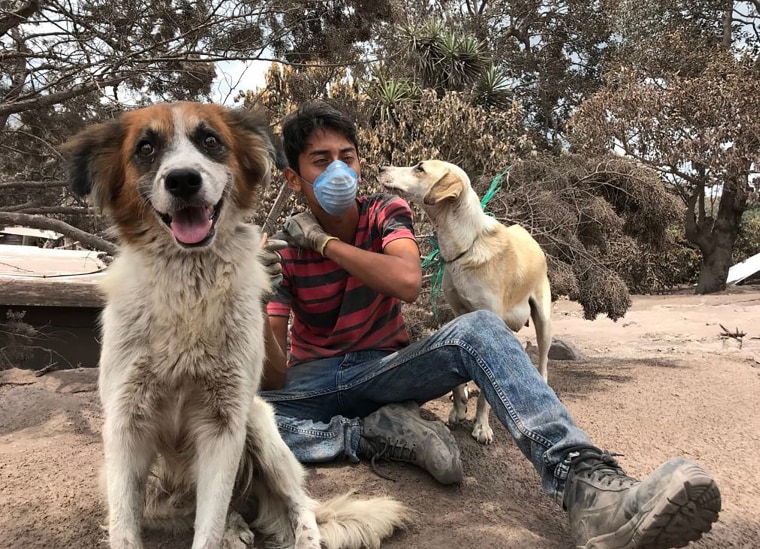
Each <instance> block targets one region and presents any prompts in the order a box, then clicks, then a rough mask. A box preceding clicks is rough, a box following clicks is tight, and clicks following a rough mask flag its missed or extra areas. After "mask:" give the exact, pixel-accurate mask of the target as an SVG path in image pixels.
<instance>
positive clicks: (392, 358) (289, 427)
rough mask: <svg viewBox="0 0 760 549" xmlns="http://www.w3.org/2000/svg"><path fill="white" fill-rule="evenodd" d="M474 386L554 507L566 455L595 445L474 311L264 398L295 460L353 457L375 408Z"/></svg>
mask: <svg viewBox="0 0 760 549" xmlns="http://www.w3.org/2000/svg"><path fill="white" fill-rule="evenodd" d="M470 380H472V381H474V382H475V383H476V384H477V385H478V387H479V388H480V390H481V391H482V392H483V393H484V394H485V396H486V399H487V400H488V403H489V404H490V405H491V407H492V409H493V412H494V414H495V415H496V417H497V418H498V419H499V421H500V422H501V423H502V425H504V426H505V427H506V428H507V430H508V431H509V432H510V434H511V435H512V437H513V438H514V439H515V442H516V444H517V446H518V447H519V448H520V450H521V451H522V453H523V454H524V455H525V456H526V457H527V458H528V459H529V460H530V461H531V463H532V464H533V466H534V467H535V468H536V470H537V471H538V474H539V475H540V477H541V482H542V486H543V489H544V491H545V492H546V493H547V494H548V495H549V496H551V497H553V498H554V499H555V500H557V501H558V502H559V503H560V504H561V501H559V499H560V498H561V495H562V490H563V488H564V481H565V479H566V478H567V469H568V464H569V460H568V459H567V458H566V454H567V453H568V451H569V450H570V449H574V448H578V447H593V444H592V443H591V440H590V439H589V437H588V436H587V435H586V434H585V433H584V432H583V431H582V430H581V429H580V428H579V427H578V426H577V425H576V424H575V423H574V422H573V420H572V418H571V417H570V414H569V412H568V411H567V409H566V408H565V407H564V405H563V404H562V403H561V402H560V401H559V399H558V398H557V395H555V394H554V391H552V389H551V388H550V387H549V386H548V385H547V384H546V383H545V382H544V380H543V379H542V378H541V376H540V375H539V374H538V371H537V370H536V368H535V366H533V364H532V363H531V361H530V358H529V357H528V355H527V354H526V353H525V351H524V350H523V348H522V346H521V345H520V342H519V341H518V340H517V339H516V338H515V336H514V334H513V333H512V332H511V331H510V330H509V328H507V326H506V325H505V324H504V322H503V321H502V320H501V319H500V318H499V317H498V316H496V315H495V314H493V313H490V312H488V311H476V312H473V313H469V314H466V315H463V316H460V317H457V318H456V319H454V320H453V321H451V322H449V323H448V324H446V325H445V326H444V327H443V328H441V329H440V330H439V331H438V332H436V333H435V334H433V335H432V336H430V337H428V338H426V339H423V340H420V341H418V342H416V343H414V344H412V345H410V346H408V347H406V348H404V349H402V350H399V351H396V352H392V353H391V352H377V351H365V352H357V353H349V354H347V355H344V356H340V357H335V358H327V359H322V360H315V361H313V362H309V363H306V364H299V365H297V366H295V367H293V368H290V369H289V370H288V379H287V383H286V386H285V388H284V389H281V390H278V391H266V392H263V393H262V396H263V397H264V398H265V399H266V400H267V401H268V402H270V403H271V404H272V405H273V406H274V408H275V413H276V414H277V422H278V427H279V430H280V433H281V435H282V437H283V439H284V440H285V443H286V444H287V445H288V446H289V447H290V449H291V450H292V451H293V453H294V454H295V456H296V458H298V460H299V461H301V462H304V463H315V462H324V461H332V460H335V459H337V458H341V457H345V458H348V459H349V460H351V461H354V462H356V461H358V457H357V451H358V448H359V439H360V437H361V432H362V420H361V419H360V418H363V417H366V416H367V415H369V414H371V413H372V412H374V411H375V410H377V409H378V408H380V407H381V406H383V405H385V404H389V403H392V402H403V401H407V400H413V401H416V402H417V403H419V404H422V403H425V402H427V401H429V400H432V399H435V398H438V397H440V396H442V395H445V394H446V393H448V392H449V391H451V390H452V389H453V388H454V387H456V386H457V385H459V384H461V383H464V382H466V381H470Z"/></svg>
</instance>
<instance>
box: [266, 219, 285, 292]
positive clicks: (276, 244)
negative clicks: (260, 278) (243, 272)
mask: <svg viewBox="0 0 760 549" xmlns="http://www.w3.org/2000/svg"><path fill="white" fill-rule="evenodd" d="M287 247H288V243H287V242H285V241H284V240H275V239H269V238H267V235H266V233H265V234H263V235H262V237H261V250H260V251H259V259H260V260H261V264H262V265H264V271H266V273H267V276H268V277H269V282H270V288H269V291H265V293H264V295H263V296H262V297H263V299H264V300H265V301H269V300H270V299H271V298H272V296H273V295H274V293H275V292H276V291H277V288H279V287H280V283H281V282H282V264H281V263H280V259H281V258H280V254H278V253H277V251H278V250H282V249H285V248H287Z"/></svg>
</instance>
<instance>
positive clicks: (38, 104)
mask: <svg viewBox="0 0 760 549" xmlns="http://www.w3.org/2000/svg"><path fill="white" fill-rule="evenodd" d="M124 80H125V77H124V76H118V77H114V78H106V79H103V80H96V81H94V82H88V83H86V84H78V85H76V86H72V87H71V88H70V89H68V90H66V91H60V92H56V93H50V94H48V95H42V96H39V97H34V98H32V99H25V100H23V101H19V102H17V103H9V104H5V105H2V104H0V117H3V116H6V115H9V114H17V113H20V112H24V111H28V110H31V109H43V108H46V107H50V106H52V105H58V104H59V103H62V102H64V101H67V100H69V99H72V98H74V97H78V96H80V95H84V94H87V93H90V92H94V91H95V90H99V89H102V88H105V87H107V86H116V85H118V84H119V83H121V82H123V81H124Z"/></svg>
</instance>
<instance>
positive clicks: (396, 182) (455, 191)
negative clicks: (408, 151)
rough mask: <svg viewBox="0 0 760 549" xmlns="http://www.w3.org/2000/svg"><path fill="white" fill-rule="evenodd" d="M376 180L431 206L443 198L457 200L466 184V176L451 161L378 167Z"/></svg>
mask: <svg viewBox="0 0 760 549" xmlns="http://www.w3.org/2000/svg"><path fill="white" fill-rule="evenodd" d="M380 183H381V184H382V185H383V186H384V187H385V188H386V189H388V190H391V191H396V192H398V193H401V194H403V195H405V196H407V197H408V198H409V199H410V200H411V201H413V202H417V203H421V204H423V205H426V206H434V205H435V204H438V203H440V202H441V201H444V200H456V199H458V198H459V197H460V196H461V195H462V192H463V191H464V190H465V188H466V187H468V186H469V179H468V178H467V174H465V173H464V171H463V170H461V168H459V167H458V166H455V165H454V164H450V163H448V162H442V161H440V160H424V161H422V162H419V163H418V164H416V165H414V166H382V167H381V168H380Z"/></svg>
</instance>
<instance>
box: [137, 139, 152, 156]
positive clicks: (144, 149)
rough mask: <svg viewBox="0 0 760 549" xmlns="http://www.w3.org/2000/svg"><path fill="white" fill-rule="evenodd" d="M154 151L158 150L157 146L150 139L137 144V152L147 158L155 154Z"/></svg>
mask: <svg viewBox="0 0 760 549" xmlns="http://www.w3.org/2000/svg"><path fill="white" fill-rule="evenodd" d="M154 152H156V148H155V147H154V146H153V143H151V142H150V141H140V142H139V143H138V144H137V154H138V155H140V156H142V157H145V158H147V157H149V156H153V153H154Z"/></svg>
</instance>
